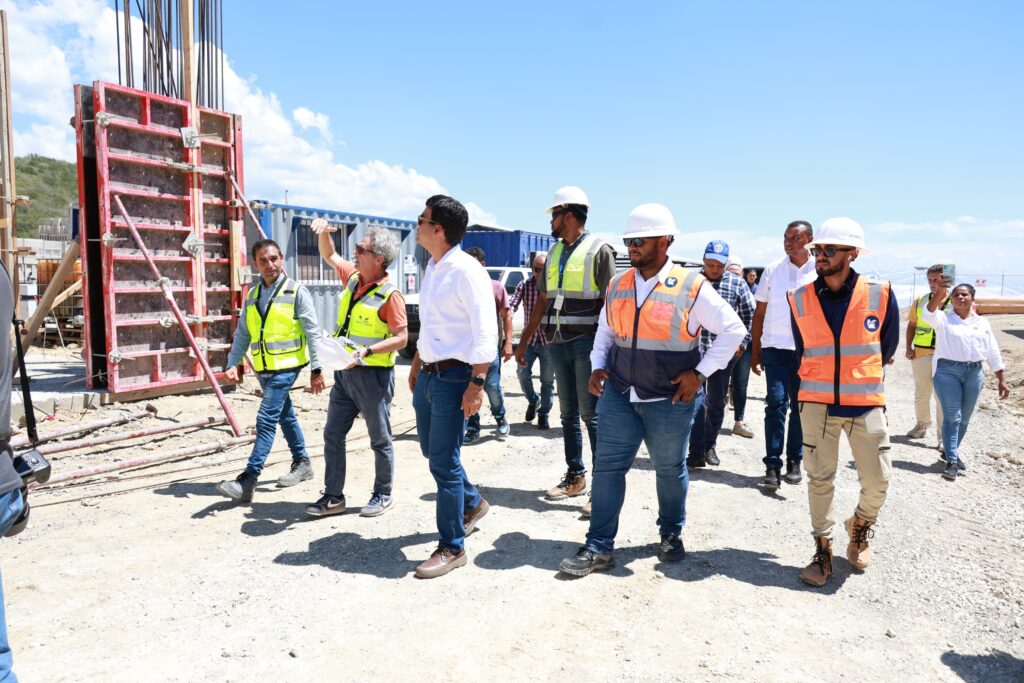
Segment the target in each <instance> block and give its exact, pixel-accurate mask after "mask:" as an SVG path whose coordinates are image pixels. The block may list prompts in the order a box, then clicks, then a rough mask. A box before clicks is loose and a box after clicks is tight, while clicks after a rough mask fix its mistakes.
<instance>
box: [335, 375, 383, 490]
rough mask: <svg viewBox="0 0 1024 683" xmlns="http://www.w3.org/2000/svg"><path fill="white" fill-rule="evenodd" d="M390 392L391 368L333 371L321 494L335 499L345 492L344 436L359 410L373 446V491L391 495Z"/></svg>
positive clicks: (350, 427)
mask: <svg viewBox="0 0 1024 683" xmlns="http://www.w3.org/2000/svg"><path fill="white" fill-rule="evenodd" d="M394 395H395V369H394V368H379V367H354V368H352V369H350V370H343V371H339V372H335V373H334V387H333V388H332V389H331V400H330V403H328V405H327V422H326V424H324V493H326V494H327V495H329V496H334V497H335V498H341V497H342V496H343V495H344V493H345V469H346V468H345V465H346V459H345V438H346V437H347V436H348V433H349V431H350V430H351V429H352V423H353V422H354V421H355V419H356V416H357V415H358V414H359V413H360V412H361V413H362V414H363V419H365V420H366V431H367V433H368V434H369V437H370V448H372V449H373V456H374V466H375V473H376V476H375V477H374V479H373V492H374V493H379V494H381V495H384V496H390V495H391V482H392V480H393V479H394V476H395V453H394V449H393V448H392V444H391V399H392V397H394Z"/></svg>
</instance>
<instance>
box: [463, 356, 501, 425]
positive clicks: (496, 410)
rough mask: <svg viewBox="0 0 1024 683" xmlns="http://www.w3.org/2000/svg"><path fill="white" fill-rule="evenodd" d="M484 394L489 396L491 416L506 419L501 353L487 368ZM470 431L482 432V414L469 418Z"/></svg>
mask: <svg viewBox="0 0 1024 683" xmlns="http://www.w3.org/2000/svg"><path fill="white" fill-rule="evenodd" d="M484 393H485V394H487V402H488V403H490V404H491V415H492V416H493V417H494V419H495V420H497V419H498V418H499V417H505V397H504V396H503V395H502V393H501V352H500V351H499V352H498V356H497V357H496V358H495V359H494V360H492V361H491V365H490V367H489V368H487V377H486V378H485V379H484ZM468 428H469V429H475V430H476V431H480V413H477V414H475V415H473V416H471V417H470V418H469V426H468Z"/></svg>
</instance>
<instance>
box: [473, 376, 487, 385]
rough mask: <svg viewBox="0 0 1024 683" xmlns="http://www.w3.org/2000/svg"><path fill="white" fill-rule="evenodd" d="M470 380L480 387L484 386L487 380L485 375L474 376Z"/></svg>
mask: <svg viewBox="0 0 1024 683" xmlns="http://www.w3.org/2000/svg"><path fill="white" fill-rule="evenodd" d="M469 381H470V382H472V383H473V384H475V385H477V386H478V387H482V386H483V385H484V382H485V381H486V378H485V377H473V378H472V379H470V380H469Z"/></svg>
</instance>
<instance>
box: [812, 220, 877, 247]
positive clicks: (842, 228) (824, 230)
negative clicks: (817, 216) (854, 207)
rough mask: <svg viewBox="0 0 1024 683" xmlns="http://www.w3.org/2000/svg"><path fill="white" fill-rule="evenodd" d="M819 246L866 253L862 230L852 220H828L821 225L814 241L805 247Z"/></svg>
mask: <svg viewBox="0 0 1024 683" xmlns="http://www.w3.org/2000/svg"><path fill="white" fill-rule="evenodd" d="M819 244H834V245H836V246H840V247H854V248H856V249H859V250H860V252H861V253H867V247H865V246H864V228H862V227H860V223H858V222H857V221H855V220H853V219H852V218H829V219H828V220H827V221H825V222H824V223H822V224H821V227H820V228H818V230H817V231H816V232H815V234H814V240H813V241H812V242H811V243H810V244H808V245H807V247H808V248H810V247H814V246H817V245H819Z"/></svg>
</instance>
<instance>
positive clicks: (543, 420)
mask: <svg viewBox="0 0 1024 683" xmlns="http://www.w3.org/2000/svg"><path fill="white" fill-rule="evenodd" d="M537 429H551V423H550V422H548V416H547V415H541V416H540V417H538V418H537Z"/></svg>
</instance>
